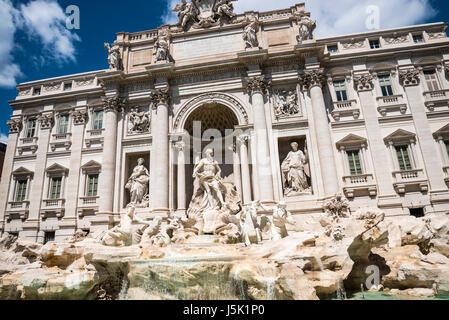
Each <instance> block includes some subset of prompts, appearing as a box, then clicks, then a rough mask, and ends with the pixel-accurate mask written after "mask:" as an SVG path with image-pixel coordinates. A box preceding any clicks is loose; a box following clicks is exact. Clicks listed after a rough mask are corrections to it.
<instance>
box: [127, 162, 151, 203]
mask: <svg viewBox="0 0 449 320" xmlns="http://www.w3.org/2000/svg"><path fill="white" fill-rule="evenodd" d="M149 187H150V173H149V172H148V169H147V168H146V167H145V160H144V159H143V158H140V159H139V160H137V166H136V167H135V168H134V170H133V173H132V175H131V176H130V177H129V179H128V183H127V184H126V186H125V189H127V190H128V191H129V194H130V196H131V202H130V205H143V204H144V202H145V201H148V200H147V199H146V198H147V197H148V192H149Z"/></svg>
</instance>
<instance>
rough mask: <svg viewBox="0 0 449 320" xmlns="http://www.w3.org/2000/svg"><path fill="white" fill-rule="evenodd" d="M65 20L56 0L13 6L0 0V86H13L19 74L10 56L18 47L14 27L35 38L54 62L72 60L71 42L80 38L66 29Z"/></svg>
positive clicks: (73, 53)
mask: <svg viewBox="0 0 449 320" xmlns="http://www.w3.org/2000/svg"><path fill="white" fill-rule="evenodd" d="M65 22H66V15H65V14H64V11H63V9H62V8H61V6H60V5H59V4H58V2H57V0H32V1H30V2H28V3H26V4H21V5H20V6H19V7H17V8H14V6H13V5H12V2H11V0H0V87H5V88H10V87H14V86H15V85H16V83H17V81H16V79H17V78H18V77H19V76H21V75H22V72H21V70H20V66H19V65H18V64H17V63H16V62H15V61H14V57H13V52H14V50H15V49H17V48H18V45H17V44H16V43H15V42H14V35H15V33H16V31H17V30H24V31H26V32H28V34H29V36H30V39H33V40H37V41H39V42H40V44H41V45H42V47H43V49H44V52H45V56H46V57H51V58H53V60H56V62H66V61H75V53H76V50H75V46H74V43H75V42H76V41H80V38H79V37H78V36H77V35H76V34H75V33H72V32H70V31H69V30H68V29H66V26H65ZM33 58H35V57H30V60H31V61H33ZM34 60H35V59H34ZM46 61H47V62H48V59H46Z"/></svg>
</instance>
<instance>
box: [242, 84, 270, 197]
mask: <svg viewBox="0 0 449 320" xmlns="http://www.w3.org/2000/svg"><path fill="white" fill-rule="evenodd" d="M246 82H247V90H248V92H249V94H250V95H251V101H252V106H253V118H254V131H255V133H256V146H257V150H256V172H257V177H258V182H259V186H261V188H260V192H259V196H260V200H261V201H262V202H273V200H274V188H273V176H272V170H271V159H270V150H269V141H268V128H267V120H266V114H265V103H264V94H266V93H267V91H268V90H267V89H268V86H269V85H270V82H269V81H267V80H266V79H265V77H264V76H256V77H251V78H247V79H246Z"/></svg>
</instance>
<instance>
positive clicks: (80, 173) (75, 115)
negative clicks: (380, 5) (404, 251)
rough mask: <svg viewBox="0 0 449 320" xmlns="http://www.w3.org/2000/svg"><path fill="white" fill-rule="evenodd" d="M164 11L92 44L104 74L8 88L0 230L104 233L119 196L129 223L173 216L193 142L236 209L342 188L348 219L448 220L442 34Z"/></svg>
mask: <svg viewBox="0 0 449 320" xmlns="http://www.w3.org/2000/svg"><path fill="white" fill-rule="evenodd" d="M176 11H177V12H178V14H179V18H180V23H179V24H178V25H172V26H162V27H160V28H158V29H157V30H151V31H145V32H139V33H133V34H130V33H119V34H118V35H117V39H116V41H115V42H114V43H113V44H112V45H109V44H105V48H106V49H108V53H109V59H108V61H109V64H110V66H111V67H110V69H108V70H101V71H95V72H89V73H83V74H76V75H70V76H66V77H59V78H53V79H47V80H42V81H35V82H29V83H24V84H20V85H19V86H18V87H17V89H18V92H19V93H18V96H17V98H16V100H14V101H11V102H10V104H11V106H12V108H13V110H14V112H13V115H12V117H11V120H10V121H9V122H8V125H9V127H10V136H9V141H8V148H7V154H6V157H5V166H4V170H3V176H2V181H1V186H0V194H1V196H0V231H1V232H9V233H17V234H19V235H20V236H21V237H24V238H29V239H31V240H37V241H39V242H42V241H48V240H51V239H53V237H55V238H56V240H58V239H63V238H65V237H67V236H71V235H73V234H74V233H75V232H76V231H77V230H80V229H81V230H90V231H94V230H96V229H109V228H111V227H112V226H113V225H114V224H116V223H118V222H119V219H120V217H119V214H120V213H121V212H124V211H125V210H126V207H127V205H128V204H129V203H130V202H131V201H132V200H131V197H132V198H133V199H134V202H138V203H139V204H142V203H143V204H146V205H143V206H140V207H138V208H137V209H136V210H137V211H139V213H140V214H141V215H147V216H162V217H167V216H168V215H170V214H172V213H177V214H178V213H179V214H182V213H185V212H187V211H188V209H189V204H190V203H191V200H192V197H193V194H194V190H195V188H196V187H197V186H196V187H195V181H194V178H193V177H192V174H193V169H194V166H195V164H196V163H198V161H199V160H200V159H202V158H203V156H204V154H203V152H202V151H204V150H205V149H207V148H211V149H213V150H214V153H215V158H217V157H218V162H219V163H220V168H221V170H222V176H223V181H224V182H231V183H233V184H234V185H235V188H236V190H237V193H238V195H239V196H240V198H241V202H242V204H249V203H250V202H251V201H253V200H261V201H262V203H265V204H273V203H274V202H281V203H282V201H285V203H286V204H287V207H288V209H289V211H291V212H292V213H293V214H296V215H297V214H308V213H317V212H322V211H323V205H324V203H325V202H326V200H327V199H328V198H329V197H331V196H333V195H335V194H337V193H344V194H345V196H346V197H347V198H348V199H349V201H350V206H351V208H352V209H353V210H357V209H358V208H361V207H373V206H374V207H376V206H377V207H379V208H381V209H382V210H384V211H385V212H386V213H387V214H388V215H409V214H414V215H420V214H423V213H425V214H427V213H431V212H443V211H448V210H449V189H448V183H449V156H448V150H449V109H448V107H449V81H448V73H449V39H448V38H447V35H446V32H445V31H446V24H444V23H434V24H428V25H421V26H413V27H407V28H399V29H395V30H385V31H375V32H369V33H363V34H355V35H348V36H341V37H333V38H326V39H315V37H314V29H315V26H316V25H315V22H314V21H313V20H312V19H311V18H310V14H309V13H306V12H305V6H304V4H299V5H296V6H294V7H291V8H288V9H285V10H278V11H272V12H263V13H258V12H248V13H244V14H235V13H234V12H233V8H232V2H230V1H226V0H225V1H223V0H221V1H214V0H202V1H193V2H189V3H186V4H185V5H180V6H178V7H177V8H176ZM197 121H200V122H201V129H200V131H199V133H200V134H201V135H202V139H195V138H192V137H193V136H195V137H198V135H197V134H196V133H198V132H197V131H198V129H197V125H196V122H197ZM208 129H216V130H215V131H210V130H208ZM229 130H235V131H234V132H232V131H229ZM218 133H219V134H220V135H221V136H220V137H217V134H218ZM211 137H215V139H211ZM212 140H213V141H212ZM137 164H139V165H140V166H141V167H138V168H137V169H135V167H136V165H137ZM142 166H143V167H142ZM139 168H140V169H139ZM144 168H145V169H144ZM145 170H148V172H149V188H146V187H145V186H142V185H141V184H142V183H146V181H147V180H148V179H147V178H146V175H145V172H146V171H145ZM133 172H138V173H139V172H140V174H139V177H140V176H142V175H143V176H144V177H143V180H140V181H141V182H140V184H135V185H134V184H133V181H132V180H133V179H130V177H132V174H133ZM130 180H131V181H130ZM142 181H143V182H142ZM133 185H134V186H135V188H134V189H133ZM147 189H148V190H149V191H148V192H147ZM141 193H149V194H141ZM136 199H138V200H136Z"/></svg>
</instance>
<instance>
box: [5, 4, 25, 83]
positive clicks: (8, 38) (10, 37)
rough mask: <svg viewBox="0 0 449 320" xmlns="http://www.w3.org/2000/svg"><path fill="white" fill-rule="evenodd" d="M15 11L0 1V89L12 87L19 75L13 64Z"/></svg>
mask: <svg viewBox="0 0 449 320" xmlns="http://www.w3.org/2000/svg"><path fill="white" fill-rule="evenodd" d="M16 14H17V11H16V10H15V9H14V8H13V6H12V4H11V1H9V0H0V87H13V86H15V85H16V78H17V77H18V76H20V75H21V72H20V67H19V66H18V65H17V64H15V63H13V60H14V59H13V56H12V54H11V53H12V51H13V49H14V33H15V31H16V25H15V22H16V19H15V16H16Z"/></svg>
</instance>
